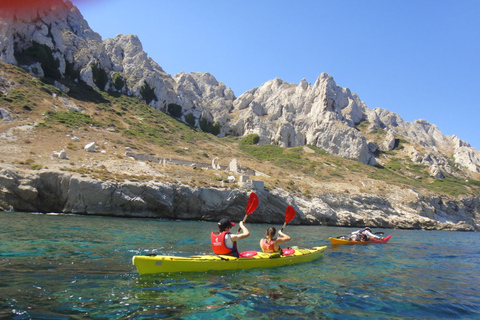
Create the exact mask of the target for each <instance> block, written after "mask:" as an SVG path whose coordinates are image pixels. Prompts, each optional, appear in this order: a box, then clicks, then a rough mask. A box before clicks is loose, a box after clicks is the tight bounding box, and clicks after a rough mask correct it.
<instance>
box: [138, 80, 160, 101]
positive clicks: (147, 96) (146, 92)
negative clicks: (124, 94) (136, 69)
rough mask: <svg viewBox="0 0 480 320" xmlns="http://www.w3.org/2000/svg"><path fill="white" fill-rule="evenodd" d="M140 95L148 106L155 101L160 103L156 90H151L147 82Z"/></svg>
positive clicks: (144, 83)
mask: <svg viewBox="0 0 480 320" xmlns="http://www.w3.org/2000/svg"><path fill="white" fill-rule="evenodd" d="M140 95H141V96H142V98H143V100H145V102H146V103H147V104H150V102H152V101H153V100H155V101H158V98H157V96H156V95H155V88H151V87H150V85H149V84H148V83H147V81H144V82H143V86H142V87H141V88H140Z"/></svg>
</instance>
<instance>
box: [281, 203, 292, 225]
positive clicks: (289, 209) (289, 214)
mask: <svg viewBox="0 0 480 320" xmlns="http://www.w3.org/2000/svg"><path fill="white" fill-rule="evenodd" d="M293 218H295V209H293V207H292V206H288V207H287V211H285V223H284V224H283V227H282V229H280V231H283V229H284V228H285V226H286V225H287V223H288V222H290V221H292V220H293Z"/></svg>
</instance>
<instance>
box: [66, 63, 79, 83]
mask: <svg viewBox="0 0 480 320" xmlns="http://www.w3.org/2000/svg"><path fill="white" fill-rule="evenodd" d="M65 75H66V76H67V77H69V78H71V79H77V78H78V75H79V72H78V70H75V67H74V66H73V63H71V62H68V61H67V63H66V65H65Z"/></svg>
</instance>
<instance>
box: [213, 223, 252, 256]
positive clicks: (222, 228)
mask: <svg viewBox="0 0 480 320" xmlns="http://www.w3.org/2000/svg"><path fill="white" fill-rule="evenodd" d="M234 226H235V223H233V222H231V221H230V219H229V218H223V219H222V220H220V222H219V223H218V230H219V232H212V233H211V235H210V237H211V240H212V249H213V252H215V253H216V254H224V255H229V256H234V257H238V256H239V253H238V248H237V241H239V240H241V239H245V238H247V237H248V236H249V235H250V232H249V231H248V229H247V228H246V227H245V226H244V225H243V221H240V223H239V226H240V229H241V230H242V233H240V234H232V233H231V232H230V229H232V228H233V227H234Z"/></svg>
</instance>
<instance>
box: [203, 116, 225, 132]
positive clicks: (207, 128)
mask: <svg viewBox="0 0 480 320" xmlns="http://www.w3.org/2000/svg"><path fill="white" fill-rule="evenodd" d="M200 129H202V131H203V132H207V133H211V134H213V135H217V134H219V133H220V129H221V126H220V123H218V122H216V121H215V123H213V124H212V123H210V122H208V121H207V120H206V119H205V118H202V119H200Z"/></svg>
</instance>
